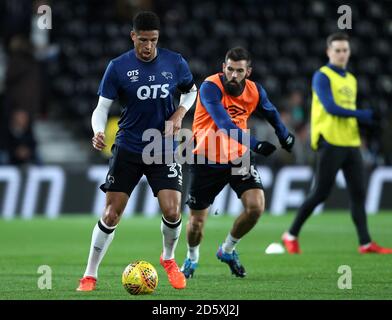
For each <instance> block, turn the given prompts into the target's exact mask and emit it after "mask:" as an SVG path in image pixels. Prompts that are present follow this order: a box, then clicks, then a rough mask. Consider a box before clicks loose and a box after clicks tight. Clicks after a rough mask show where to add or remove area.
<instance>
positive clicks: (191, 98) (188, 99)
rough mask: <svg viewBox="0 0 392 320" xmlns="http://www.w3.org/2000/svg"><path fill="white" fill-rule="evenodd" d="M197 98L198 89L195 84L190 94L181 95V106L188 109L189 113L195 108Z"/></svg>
mask: <svg viewBox="0 0 392 320" xmlns="http://www.w3.org/2000/svg"><path fill="white" fill-rule="evenodd" d="M196 97H197V87H196V85H195V84H194V85H193V87H192V88H191V90H189V92H188V93H183V94H181V96H180V103H179V105H180V106H183V107H184V108H185V109H186V111H188V110H189V109H190V108H191V107H192V106H193V103H194V102H195V100H196Z"/></svg>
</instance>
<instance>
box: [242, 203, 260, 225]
mask: <svg viewBox="0 0 392 320" xmlns="http://www.w3.org/2000/svg"><path fill="white" fill-rule="evenodd" d="M263 212H264V205H263V204H261V203H251V204H248V205H247V206H246V207H245V213H246V214H247V216H248V218H249V219H250V220H252V221H257V220H259V218H260V216H261V214H262V213H263Z"/></svg>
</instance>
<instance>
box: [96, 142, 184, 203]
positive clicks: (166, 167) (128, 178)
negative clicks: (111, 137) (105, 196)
mask: <svg viewBox="0 0 392 320" xmlns="http://www.w3.org/2000/svg"><path fill="white" fill-rule="evenodd" d="M112 154H113V155H112V157H111V158H110V160H109V172H108V174H107V175H106V181H105V183H104V184H102V185H101V186H100V189H101V190H102V191H103V192H107V191H114V192H124V193H126V194H128V196H130V195H131V193H132V191H133V189H135V187H136V185H137V184H138V182H139V181H140V178H141V177H142V176H143V175H146V178H147V181H148V184H149V185H150V187H151V189H152V191H153V193H154V196H155V197H156V196H157V195H158V192H159V191H160V190H163V189H171V190H177V191H179V192H182V171H181V165H180V164H178V163H175V162H174V163H171V164H148V165H147V164H145V163H143V159H142V155H141V154H139V153H133V152H130V151H128V150H126V149H124V148H121V147H119V146H117V145H113V147H112Z"/></svg>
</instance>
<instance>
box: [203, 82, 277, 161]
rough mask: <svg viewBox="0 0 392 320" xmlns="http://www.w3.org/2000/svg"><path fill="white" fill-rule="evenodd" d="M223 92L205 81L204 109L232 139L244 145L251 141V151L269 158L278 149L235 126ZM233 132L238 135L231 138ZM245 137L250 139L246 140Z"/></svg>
mask: <svg viewBox="0 0 392 320" xmlns="http://www.w3.org/2000/svg"><path fill="white" fill-rule="evenodd" d="M221 99H222V92H221V91H220V89H219V88H218V87H217V86H216V85H215V84H214V83H212V82H210V81H204V82H203V83H202V85H201V87H200V100H201V103H202V105H203V106H204V108H206V110H207V112H208V113H209V114H210V116H211V118H212V119H213V120H214V122H215V124H216V126H217V127H218V128H219V129H220V130H224V131H225V132H227V133H228V135H229V136H230V138H232V139H234V140H236V141H237V142H239V143H241V144H242V141H250V149H251V150H253V151H254V152H256V153H259V154H262V155H265V156H268V155H270V154H271V153H272V152H274V151H275V150H276V147H275V146H274V145H273V144H271V143H269V142H267V141H258V140H257V139H256V138H255V137H253V136H251V135H249V134H248V133H246V132H245V131H243V130H242V129H241V128H240V127H238V126H237V125H235V124H234V123H233V121H232V120H231V118H230V116H229V115H228V113H227V112H226V110H225V108H224V107H223V105H222V103H221ZM231 130H235V131H236V132H238V135H234V136H231V135H230V132H233V131H231ZM245 137H248V139H247V140H245Z"/></svg>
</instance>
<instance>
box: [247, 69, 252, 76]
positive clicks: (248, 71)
mask: <svg viewBox="0 0 392 320" xmlns="http://www.w3.org/2000/svg"><path fill="white" fill-rule="evenodd" d="M251 73H252V67H248V70H246V77H247V78H249V77H250V75H251Z"/></svg>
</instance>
